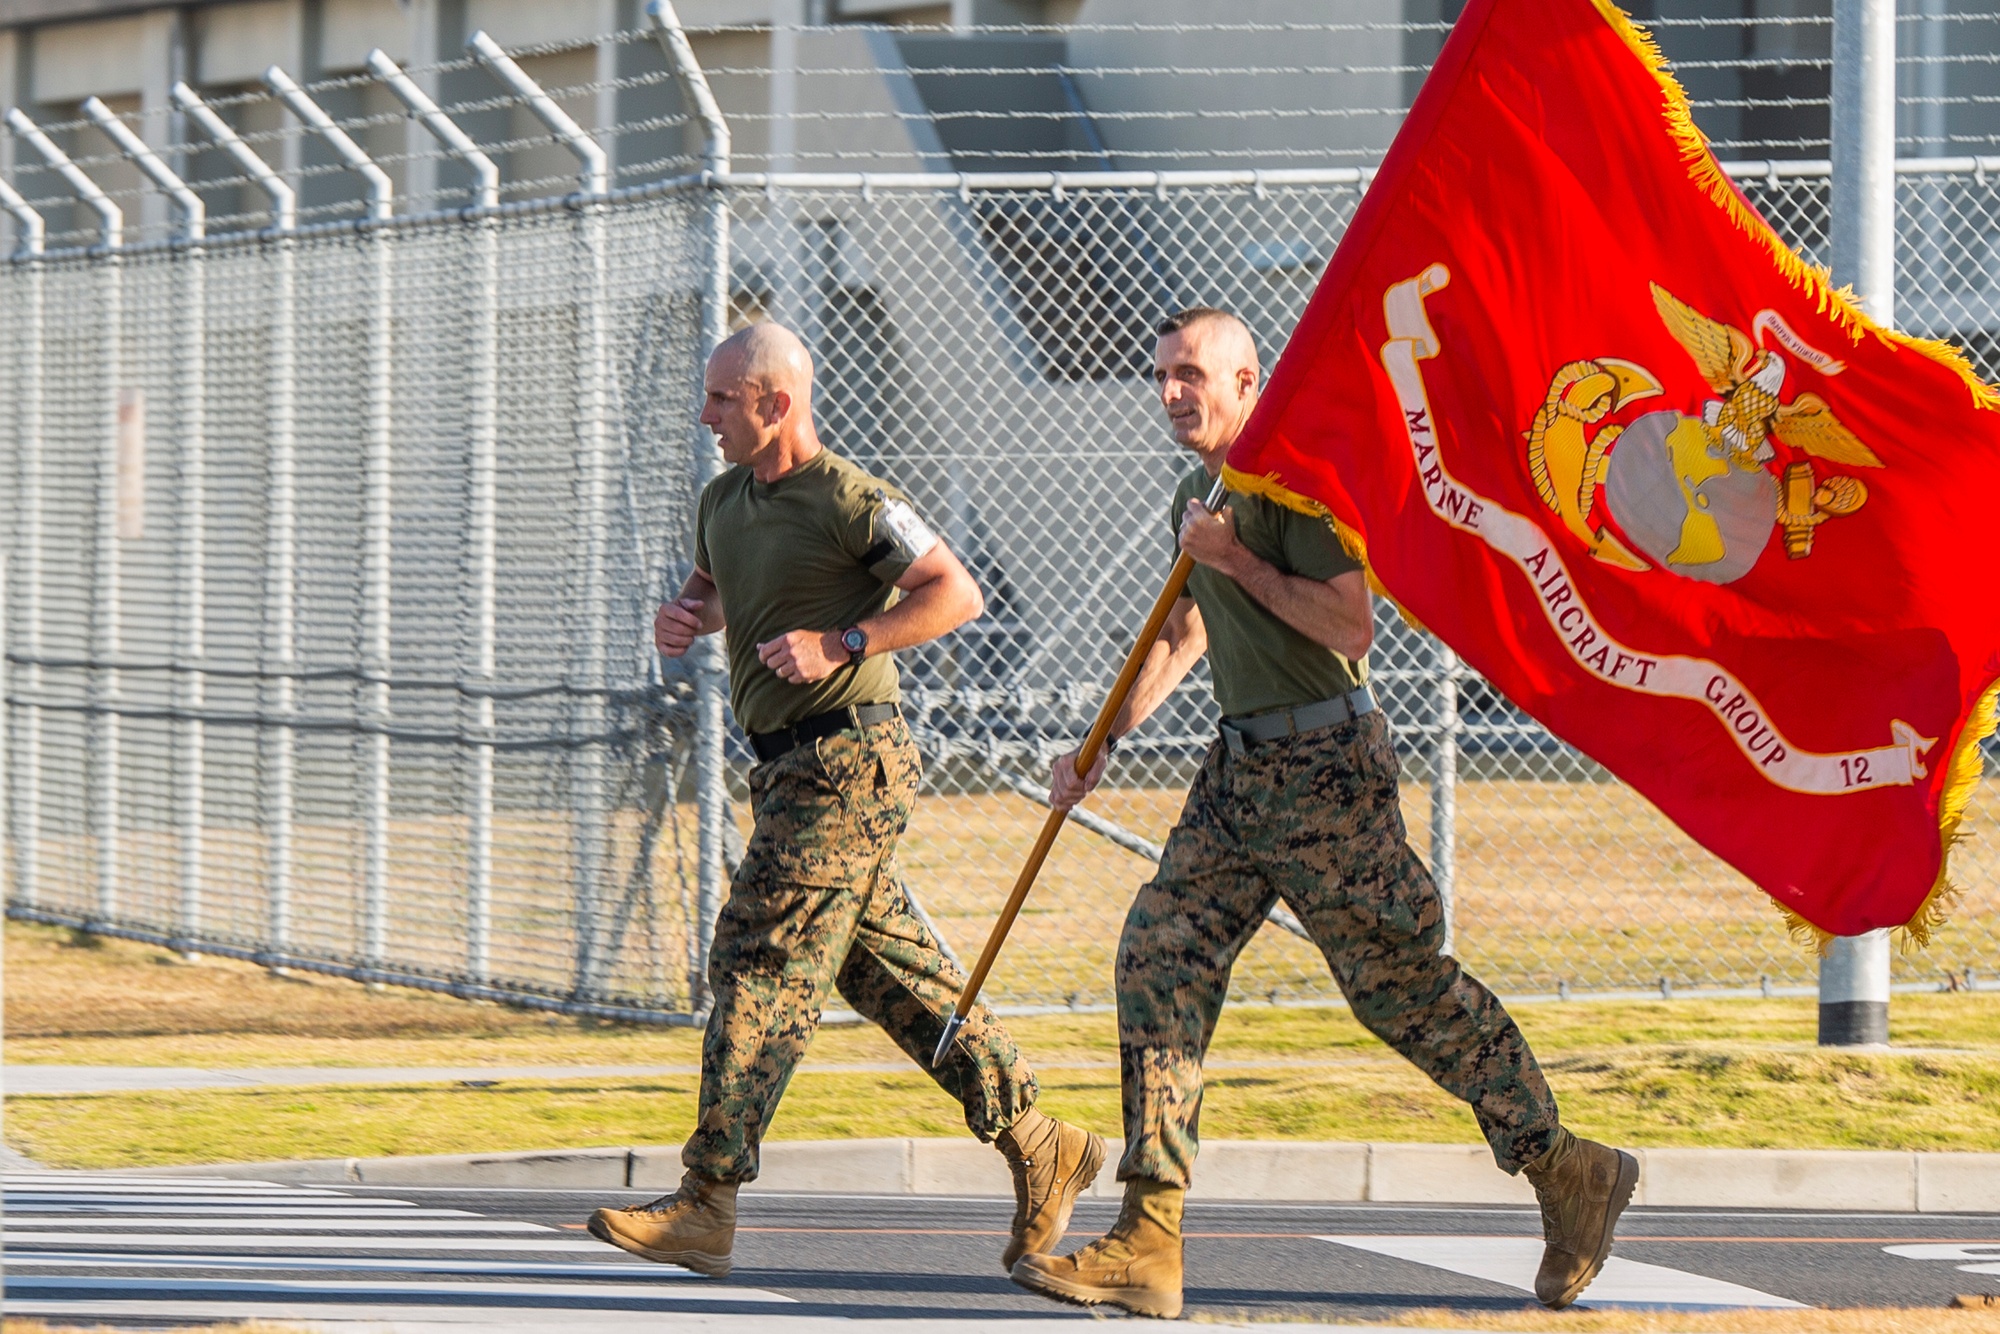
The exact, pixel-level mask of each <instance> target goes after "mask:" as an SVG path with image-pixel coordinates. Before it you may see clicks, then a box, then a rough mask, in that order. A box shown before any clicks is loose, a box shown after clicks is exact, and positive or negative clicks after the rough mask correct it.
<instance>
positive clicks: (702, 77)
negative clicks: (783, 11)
mask: <svg viewBox="0 0 2000 1334" xmlns="http://www.w3.org/2000/svg"><path fill="white" fill-rule="evenodd" d="M646 13H647V15H648V17H649V18H651V20H652V22H653V32H654V35H655V36H656V37H657V38H658V39H659V42H660V46H661V48H662V49H663V50H664V51H665V52H666V55H667V63H668V65H669V66H671V67H672V69H673V71H674V81H675V82H676V83H677V84H678V85H679V86H680V90H681V97H682V99H683V100H684V101H685V102H686V103H687V105H688V108H689V109H690V110H691V111H693V113H694V116H695V120H696V122H697V123H698V124H699V125H700V126H701V131H702V170H703V171H704V172H705V173H707V174H708V175H709V176H710V177H711V180H710V182H709V188H708V202H707V223H708V228H707V230H708V265H707V275H706V277H707V281H706V282H705V283H704V284H703V290H702V294H701V354H700V358H699V359H698V361H697V364H696V366H695V383H694V385H692V386H690V388H691V389H692V390H693V392H694V396H695V398H696V401H699V400H700V397H701V380H702V375H703V370H704V365H705V363H706V362H707V359H708V356H709V354H710V353H712V352H713V351H714V350H715V348H716V345H717V344H719V343H720V342H721V341H722V340H723V339H724V338H726V337H728V336H729V309H730V245H729V195H728V192H727V190H726V189H725V188H724V187H723V185H722V183H721V180H720V178H722V177H725V176H727V175H728V174H729V170H730V166H731V148H732V142H731V138H730V133H729V122H728V121H727V120H725V119H724V118H723V115H722V107H721V105H720V104H719V103H718V102H717V101H716V99H715V93H714V91H713V90H712V89H711V88H710V87H709V83H708V76H707V75H706V74H704V73H703V72H702V68H701V62H700V61H698V60H696V59H695V54H694V46H693V44H692V43H691V42H689V41H688V37H687V32H686V30H685V29H683V28H682V26H681V20H680V15H679V14H678V13H676V12H675V10H674V6H673V0H652V2H651V3H650V4H648V5H647V7H646ZM690 443H691V450H690V461H691V464H692V467H691V469H690V475H691V480H692V482H693V489H694V491H695V494H696V495H697V496H698V495H699V494H700V493H701V490H702V488H703V487H705V486H707V485H708V483H709V482H710V481H712V480H713V479H714V478H716V477H718V476H720V475H721V473H722V451H721V450H720V449H719V448H717V446H716V443H715V438H714V437H713V436H711V435H710V434H709V432H708V428H707V427H705V426H702V425H700V424H699V423H696V425H695V426H694V428H693V439H692V441H691V442H690ZM689 508H690V511H692V508H693V507H692V506H690V507H689ZM693 665H694V670H695V742H694V772H695V820H696V828H697V831H698V834H697V853H696V855H697V856H698V857H699V859H700V861H699V865H698V866H697V867H696V872H695V892H696V906H695V916H696V919H697V920H696V921H695V922H694V923H692V924H691V926H692V928H693V930H694V931H695V934H696V941H697V947H696V950H695V967H694V975H693V976H692V977H690V978H689V979H688V1004H689V1007H690V1008H692V1009H697V1010H698V1009H700V1008H702V1007H703V1006H704V1005H705V1004H707V1003H708V996H709V991H708V954H709V948H710V946H711V945H712V944H713V943H714V941H715V919H716V916H717V914H719V913H720V912H721V911H722V899H723V888H724V886H723V874H722V872H723V850H724V847H725V845H726V844H725V840H726V836H727V835H726V831H727V829H728V827H729V825H730V823H731V819H730V811H729V773H728V769H727V767H726V763H725V761H726V756H725V754H724V751H723V742H724V740H725V738H726V737H727V735H728V713H727V704H728V696H729V665H728V661H727V659H726V657H725V656H724V653H723V647H722V641H721V636H719V635H710V636H708V637H706V638H704V639H701V640H698V641H696V645H695V654H694V663H693Z"/></svg>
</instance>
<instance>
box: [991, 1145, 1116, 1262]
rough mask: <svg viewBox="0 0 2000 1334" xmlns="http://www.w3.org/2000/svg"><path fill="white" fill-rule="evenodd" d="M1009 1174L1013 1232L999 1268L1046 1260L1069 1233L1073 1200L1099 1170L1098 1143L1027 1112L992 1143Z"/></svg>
mask: <svg viewBox="0 0 2000 1334" xmlns="http://www.w3.org/2000/svg"><path fill="white" fill-rule="evenodd" d="M993 1142H994V1144H995V1145H996V1146H997V1147H998V1148H999V1150H1000V1152H1001V1153H1003V1154H1005V1155H1006V1156H1007V1166H1008V1167H1009V1168H1011V1169H1012V1170H1013V1173H1014V1231H1013V1235H1012V1236H1011V1237H1009V1238H1008V1241H1007V1249H1006V1250H1005V1251H1003V1252H1002V1253H1001V1255H1000V1268H1001V1269H1003V1270H1006V1271H1010V1272H1011V1271H1012V1270H1013V1268H1014V1262H1015V1261H1016V1260H1018V1259H1020V1258H1021V1257H1022V1256H1024V1255H1027V1254H1029V1253H1031V1252H1032V1253H1035V1254H1047V1253H1048V1252H1050V1251H1053V1250H1054V1249H1055V1248H1056V1243H1058V1242H1060V1241H1061V1240H1062V1235H1063V1232H1064V1230H1065V1229H1067V1228H1068V1227H1069V1215H1070V1211H1071V1210H1072V1209H1074V1208H1075V1207H1076V1197H1077V1196H1079V1195H1081V1194H1083V1192H1084V1191H1086V1190H1088V1189H1090V1183H1091V1182H1093V1181H1095V1180H1097V1169H1099V1168H1100V1167H1103V1166H1104V1137H1103V1136H1101V1135H1093V1134H1091V1133H1090V1132H1089V1131H1088V1130H1082V1129H1079V1128H1078V1127H1076V1126H1072V1125H1067V1124H1065V1123H1063V1122H1061V1121H1058V1120H1056V1119H1055V1118H1054V1117H1052V1116H1044V1115H1042V1113H1040V1112H1038V1111H1036V1110H1035V1109H1034V1108H1032V1107H1030V1108H1029V1109H1028V1110H1027V1111H1025V1112H1023V1113H1021V1115H1020V1117H1019V1118H1017V1119H1016V1120H1015V1122H1014V1124H1013V1125H1011V1126H1009V1127H1007V1129H1005V1130H1003V1131H1001V1132H1000V1134H999V1135H998V1136H997V1137H996V1138H995V1139H994V1141H993Z"/></svg>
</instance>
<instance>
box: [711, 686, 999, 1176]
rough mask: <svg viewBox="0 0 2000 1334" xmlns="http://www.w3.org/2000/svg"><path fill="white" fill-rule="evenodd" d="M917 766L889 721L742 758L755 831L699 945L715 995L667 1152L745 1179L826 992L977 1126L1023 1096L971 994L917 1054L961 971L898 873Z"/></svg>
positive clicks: (984, 1133) (992, 1122)
mask: <svg viewBox="0 0 2000 1334" xmlns="http://www.w3.org/2000/svg"><path fill="white" fill-rule="evenodd" d="M920 772H921V770H920V765H919V762H918V759H917V748H916V746H915V745H914V744H912V743H911V741H910V734H909V730H908V729H907V728H906V727H905V726H904V724H903V722H902V721H901V720H900V719H895V720H892V721H890V722H886V723H880V724H877V725H875V726H873V727H870V728H867V729H865V730H864V731H861V732H843V733H840V734H839V735H837V736H832V737H827V738H825V739H823V740H821V741H819V742H817V743H814V744H808V745H803V746H800V747H798V748H797V749H795V750H793V751H791V752H789V753H788V754H785V755H781V756H779V757H778V758H777V759H775V760H772V761H770V762H769V763H766V764H760V765H758V766H757V767H756V768H754V769H752V770H751V771H750V797H751V802H752V805H753V808H754V810H755V814H756V829H755V832H753V833H752V834H751V836H750V843H749V846H748V847H747V848H746V849H745V851H744V857H743V863H742V865H741V866H740V867H738V868H737V872H736V877H735V880H734V881H733V882H732V884H731V885H730V890H729V901H728V902H727V903H725V904H724V905H723V907H722V911H721V913H720V915H719V916H718V917H717V919H716V923H715V944H714V947H713V948H712V950H711V951H710V953H709V960H708V980H709V987H710V990H711V992H712V994H713V996H714V998H715V1008H714V1010H713V1011H712V1012H711V1013H710V1014H709V1017H708V1031H707V1033H706V1035H705V1036H704V1038H703V1040H702V1049H701V1103H700V1114H699V1119H698V1121H697V1122H696V1125H695V1130H694V1134H693V1135H691V1136H689V1138H688V1142H687V1145H686V1147H684V1148H683V1149H682V1150H681V1161H682V1163H683V1164H685V1165H686V1166H687V1167H688V1168H689V1169H690V1170H691V1171H694V1172H697V1173H699V1174H701V1175H702V1176H705V1177H709V1178H711V1179H714V1180H735V1181H748V1180H752V1179H754V1178H755V1177H756V1175H757V1149H758V1145H759V1144H760V1142H761V1141H762V1140H763V1137H764V1130H765V1128H766V1127H767V1126H769V1125H770V1124H771V1116H772V1114H773V1113H774V1112H776V1111H777V1108H778V1100H779V1098H781V1097H782V1096H784V1092H785V1085H786V1084H788V1083H789V1082H790V1081H791V1078H792V1071H793V1070H794V1069H795V1068H796V1067H797V1065H798V1063H799V1060H800V1058H801V1057H803V1056H804V1055H805V1051H806V1047H807V1046H808V1045H809V1044H810V1043H811V1042H812V1036H813V1032H814V1030H815V1029H817V1028H818V1026H819V1018H820V1012H821V1010H822V1009H823V1008H824V1007H825V1005H826V1001H827V996H828V993H829V992H831V991H835V990H837V991H839V993H840V995H841V996H842V997H843V998H844V999H845V1000H846V1001H847V1003H848V1004H849V1005H851V1006H853V1007H854V1009H855V1011H856V1012H858V1013H859V1014H861V1015H863V1016H865V1017H867V1018H869V1019H871V1020H873V1021H874V1022H875V1023H877V1024H880V1025H881V1026H882V1028H883V1029H884V1030H885V1031H886V1032H887V1033H888V1034H889V1036H890V1037H892V1038H894V1039H895V1041H896V1045H897V1046H899V1047H901V1048H902V1049H903V1050H904V1051H905V1052H907V1053H909V1055H910V1058H911V1059H912V1060H914V1061H916V1062H917V1064H918V1065H919V1066H920V1067H921V1068H923V1069H924V1070H925V1071H926V1072H927V1073H928V1074H929V1075H930V1076H931V1078H933V1079H935V1080H936V1081H937V1082H938V1084H939V1085H940V1086H941V1087H942V1088H943V1089H944V1090H945V1092H947V1093H949V1094H951V1095H952V1096H953V1097H954V1098H956V1099H958V1101H959V1102H960V1103H961V1104H962V1105H963V1106H964V1108H965V1124H966V1125H967V1126H968V1127H969V1128H970V1129H971V1130H972V1132H973V1133H974V1134H975V1135H977V1136H979V1138H980V1139H982V1140H991V1139H992V1138H993V1137H994V1136H995V1135H997V1134H998V1133H1000V1132H1001V1131H1002V1130H1005V1129H1006V1128H1007V1127H1008V1126H1009V1125H1011V1124H1013V1122H1014V1119H1015V1118H1016V1117H1017V1116H1019V1115H1020V1114H1021V1113H1022V1112H1023V1111H1025V1110H1026V1109H1027V1108H1028V1107H1029V1106H1031V1105H1032V1104H1033V1103H1034V1100H1035V1093H1036V1087H1035V1078H1034V1075H1033V1073H1032V1072H1031V1071H1030V1070H1029V1069H1028V1064H1027V1062H1026V1061H1025V1060H1023V1059H1022V1057H1021V1053H1020V1051H1019V1050H1018V1049H1017V1048H1016V1047H1015V1046H1014V1040H1013V1039H1012V1038H1011V1037H1009V1036H1008V1035H1007V1030H1006V1029H1004V1028H1002V1027H1001V1026H1000V1023H999V1021H998V1020H996V1019H995V1018H994V1017H993V1015H992V1014H991V1013H990V1012H989V1011H988V1010H987V1009H986V1007H984V1006H979V1007H978V1008H976V1009H974V1010H973V1012H972V1015H971V1017H970V1019H969V1020H968V1022H967V1023H966V1026H965V1029H964V1031H963V1033H962V1034H961V1035H960V1037H959V1039H958V1041H957V1043H956V1044H955V1045H954V1046H953V1048H952V1050H951V1052H950V1054H949V1055H948V1056H947V1057H946V1059H945V1062H944V1064H943V1065H941V1066H939V1067H938V1068H936V1069H932V1068H931V1064H930V1060H931V1052H932V1050H933V1049H934V1048H935V1047H936V1045H937V1040H938V1037H939V1035H940V1034H941V1033H942V1032H943V1031H944V1017H945V1016H946V1015H948V1014H949V1013H950V1012H951V1010H952V1008H953V1007H954V1006H956V1005H957V1004H958V998H959V995H960V993H961V991H962V989H963V988H964V985H965V978H964V976H963V975H962V974H961V973H960V972H959V970H958V968H957V967H956V965H954V964H953V963H952V962H951V960H950V959H949V958H947V957H946V956H945V953H944V951H943V949H942V948H940V947H939V945H938V942H937V937H936V936H935V935H933V934H932V933H931V930H930V928H929V927H927V926H926V925H925V924H924V921H923V919H922V918H920V917H919V916H918V915H917V914H916V913H915V912H913V911H912V910H911V907H910V903H909V899H908V896H907V894H906V892H905V891H904V889H903V886H902V880H901V877H899V876H898V875H897V873H896V864H895V849H896V842H897V840H898V839H899V838H900V837H901V836H902V833H903V829H904V826H906V825H907V824H908V823H909V819H910V810H911V807H912V806H913V805H914V804H915V801H916V793H917V780H918V777H919V775H920Z"/></svg>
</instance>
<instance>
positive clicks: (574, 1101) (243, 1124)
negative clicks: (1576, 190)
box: [7, 1048, 2000, 1168]
mask: <svg viewBox="0 0 2000 1334" xmlns="http://www.w3.org/2000/svg"><path fill="white" fill-rule="evenodd" d="M1547 1064H1548V1069H1549V1075H1550V1079H1551V1081H1552V1083H1553V1084H1554V1085H1555V1087H1556V1089H1557V1090H1558V1095H1559V1097H1560V1100H1561V1102H1562V1106H1563V1112H1564V1120H1565V1122H1566V1123H1568V1124H1569V1125H1571V1126H1572V1127H1573V1128H1575V1129H1576V1130H1577V1131H1578V1132H1579V1133H1582V1134H1587V1135H1591V1136H1593V1137H1595V1138H1599V1139H1606V1140H1609V1141H1612V1142H1614V1143H1619V1144H1625V1145H1631V1146H1636V1147H1676V1146H1686V1147H1708V1148H1716V1147H1722V1148H1828V1149H1858V1148H1870V1149H1929V1150H1952V1151H1959V1152H1994V1151H2000V1111H1996V1109H2000V1060H1995V1059H1993V1058H1988V1057H1978V1056H1932V1055H1924V1056H1901V1055H1896V1054H1893V1053H1892V1054H1832V1055H1825V1054H1820V1053H1817V1052H1811V1051H1799V1052H1768V1051H1749V1052H1742V1053H1731V1052H1726V1051H1720V1050H1716V1049H1714V1048H1691V1049H1676V1048H1666V1049H1640V1050H1637V1051H1629V1052H1628V1051H1615V1050H1614V1051H1598V1052H1591V1053H1584V1054H1578V1055H1573V1056H1566V1057H1561V1058H1557V1059H1554V1060H1551V1061H1549V1062H1548V1063H1547ZM1040 1080H1041V1085H1042V1089H1043V1095H1042V1106H1043V1107H1044V1108H1045V1109H1046V1110H1047V1111H1049V1112H1050V1113H1052V1114H1054V1115H1057V1116H1061V1117H1063V1118H1065V1119H1067V1120H1072V1121H1075V1122H1078V1123H1080V1124H1083V1125H1086V1126H1089V1127H1091V1128H1092V1129H1095V1130H1098V1131H1101V1132H1104V1133H1107V1134H1117V1133H1118V1129H1119V1108H1118V1076H1117V1072H1116V1071H1115V1070H1113V1069H1109V1068H1104V1069H1092V1070H1063V1069H1044V1070H1043V1071H1042V1073H1041V1075H1040ZM696 1093H697V1081H696V1079H695V1077H694V1076H692V1075H688V1076H663V1077H657V1078H640V1079H630V1078H625V1079H597V1080H535V1079H509V1080H503V1081H501V1082H499V1083H498V1084H496V1085H494V1086H492V1087H488V1088H471V1087H466V1086H462V1085H437V1084H416V1083H412V1084H406V1085H403V1084H392V1085H367V1086H359V1087H356V1086H340V1085H318V1086H312V1087H304V1088H296V1087H286V1088H261V1089H199V1090H167V1091H158V1092H145V1093H110V1094H88V1095H78V1096H61V1097H56V1096H39V1095H31V1094H24V1095H19V1096H15V1097H11V1098H9V1099H8V1100H7V1120H8V1138H9V1142H10V1143H12V1144H14V1145H15V1146H16V1147H17V1148H20V1149H21V1150H22V1151H24V1152H26V1153H29V1154H31V1155H32V1156H34V1157H36V1158H37V1159H39V1160H41V1161H43V1162H46V1163H48V1164H50V1165H51V1166H62V1167H91V1168H113V1167H139V1166H160V1165H169V1164H193V1163H203V1162H254V1161H260V1160H267V1159H281V1158H338V1157H381V1156H389V1155H398V1154H430V1153H488V1152H500V1151H506V1150H517V1149H545V1148H580V1147H590V1146H616V1145H631V1144H676V1143H679V1142H680V1141H681V1140H683V1139H684V1138H685V1137H686V1136H687V1134H688V1132H689V1131H690V1129H691V1128H692V1126H693V1119H694V1112H695V1104H696ZM1202 1130H1203V1133H1204V1134H1206V1135H1207V1136H1208V1137H1210V1138H1212V1139H1267V1140H1268V1139H1277V1140H1349V1141H1354V1140H1372V1141H1380V1142H1414V1143H1441V1142H1442V1143H1454V1142H1455V1143H1467V1144H1471V1143H1477V1142H1479V1137H1478V1132H1477V1129H1476V1127H1475V1126H1474V1123H1473V1120H1472V1117H1471V1115H1470V1114H1469V1113H1468V1112H1467V1111H1466V1109H1465V1108H1464V1107H1463V1106H1462V1105H1461V1104H1459V1103H1458V1102H1457V1101H1456V1100H1454V1099H1453V1098H1451V1097H1450V1096H1449V1095H1447V1094H1445V1093H1444V1092H1442V1091H1441V1090H1439V1089H1437V1088H1436V1087H1435V1086H1433V1085H1432V1084H1430V1083H1429V1082H1428V1081H1427V1080H1425V1079H1424V1078H1423V1077H1422V1076H1421V1075H1420V1074H1418V1073H1417V1072H1416V1071H1415V1070H1414V1069H1412V1068H1411V1067H1409V1066H1408V1065H1406V1064H1404V1063H1403V1062H1401V1061H1400V1060H1398V1059H1396V1058H1393V1057H1381V1058H1375V1059H1365V1058H1353V1059H1350V1060H1347V1061H1345V1062H1342V1063H1340V1064H1338V1065H1333V1066H1318V1067H1314V1066H1305V1065H1291V1064H1285V1065H1277V1064H1273V1065H1270V1066H1266V1067H1263V1068H1252V1069H1224V1070H1217V1071H1212V1072H1211V1075H1210V1078H1209V1081H1208V1087H1207V1093H1206V1096H1205V1099H1204V1104H1203V1115H1202ZM964 1133H966V1132H965V1129H964V1125H963V1121H962V1116H961V1114H960V1111H959V1108H958V1105H957V1104H956V1103H955V1102H953V1101H952V1100H951V1099H950V1098H949V1097H948V1096H947V1095H945V1094H944V1093H943V1092H942V1091H940V1090H939V1089H938V1088H937V1086H936V1085H934V1084H933V1083H931V1081H930V1080H929V1079H928V1078H927V1077H926V1076H925V1075H923V1074H922V1073H921V1072H919V1071H918V1070H916V1069H914V1068H912V1069H911V1070H910V1071H909V1072H908V1073H906V1074H905V1073H857V1072H841V1071H838V1070H829V1069H825V1068H820V1069H816V1070H805V1071H802V1072H800V1074H799V1075H798V1076H797V1077H796V1078H795V1079H794V1080H793V1081H792V1085H791V1088H790V1090H789V1091H788V1092H787V1094H786V1096H785V1100H784V1102H783V1103H782V1104H781V1106H780V1108H779V1111H778V1115H777V1117H776V1118H775V1119H774V1121H773V1123H772V1126H771V1130H770V1134H769V1136H768V1137H769V1138H772V1139H792V1140H804V1139H853V1138H877V1137H895V1136H920V1137H921V1136H955V1135H962V1134H964Z"/></svg>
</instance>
